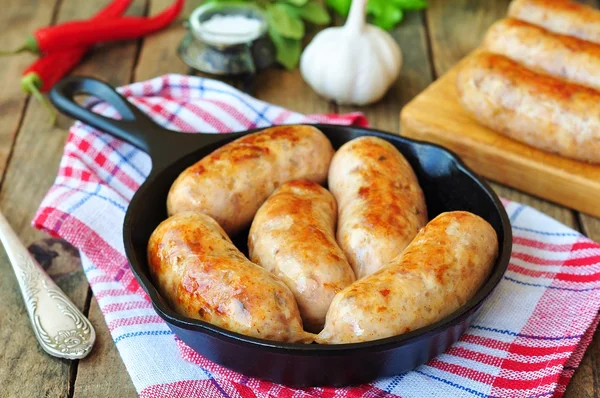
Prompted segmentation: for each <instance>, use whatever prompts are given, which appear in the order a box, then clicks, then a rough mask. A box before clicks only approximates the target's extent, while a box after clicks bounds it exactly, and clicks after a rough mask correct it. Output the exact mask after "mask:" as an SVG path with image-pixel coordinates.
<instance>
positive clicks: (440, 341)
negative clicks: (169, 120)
mask: <svg viewBox="0 0 600 398" xmlns="http://www.w3.org/2000/svg"><path fill="white" fill-rule="evenodd" d="M77 93H79V94H89V95H93V96H95V97H98V98H100V99H102V100H105V101H107V102H109V103H110V104H111V105H112V106H114V107H115V108H116V109H117V110H118V111H119V113H120V114H121V115H122V117H123V120H113V119H109V118H105V117H103V116H100V115H98V114H96V113H93V112H91V111H89V110H87V109H85V108H83V107H81V106H80V105H78V104H77V103H76V102H75V101H74V95H75V94H77ZM50 99H51V101H52V103H54V105H55V106H56V107H57V108H58V109H59V110H60V111H61V112H63V113H65V114H67V115H69V116H71V117H73V118H75V119H79V120H81V121H83V122H84V123H87V124H89V125H91V126H93V127H96V128H98V129H100V130H103V131H105V132H107V133H109V134H112V135H114V136H116V137H119V138H121V139H123V140H125V141H127V142H129V143H131V144H133V145H135V146H137V147H138V148H140V149H141V150H143V151H146V152H148V153H149V154H150V156H151V158H152V163H153V164H152V171H151V173H150V175H149V176H148V179H147V180H146V182H145V183H144V184H142V186H141V187H140V188H139V189H138V191H137V193H136V194H135V195H134V197H133V199H132V200H131V204H130V205H129V208H128V209H127V214H126V216H125V222H124V227H123V239H124V243H125V251H126V254H127V258H128V259H129V262H130V264H131V268H132V270H133V273H134V274H135V276H136V277H137V279H138V281H139V282H140V284H141V285H142V287H143V288H144V290H146V292H147V293H148V295H149V296H150V299H151V300H152V304H153V305H154V308H155V309H156V311H157V313H158V314H159V315H160V316H161V317H162V318H163V319H164V320H165V321H166V322H167V324H168V325H169V327H170V328H171V329H172V330H173V332H175V334H176V335H177V336H179V338H181V340H183V341H184V342H185V343H187V344H188V345H189V346H190V347H192V348H193V349H194V350H196V351H197V352H198V353H200V354H202V355H204V356H205V357H207V358H209V359H210V360H212V361H214V362H217V363H219V364H221V365H224V366H226V367H229V368H231V369H234V370H236V371H239V372H241V373H243V374H245V375H247V376H252V377H258V378H261V379H267V380H271V381H274V382H278V383H283V384H287V385H293V386H320V385H330V386H343V385H349V384H359V383H364V382H368V381H371V380H373V379H375V378H379V377H383V376H392V375H397V374H399V373H401V372H405V371H408V370H411V369H413V368H415V367H417V366H419V365H421V364H423V363H425V362H427V361H428V360H429V359H431V358H433V357H435V356H436V355H438V354H440V353H442V352H443V351H444V350H445V349H446V348H447V347H448V346H449V345H450V344H452V343H454V342H455V341H456V340H458V338H459V337H460V336H461V334H462V333H463V332H464V331H465V330H466V329H467V327H468V326H469V325H470V323H471V321H472V319H473V317H474V315H475V314H476V312H477V310H478V309H479V308H480V306H481V304H482V303H483V301H484V300H485V299H486V298H487V297H488V296H489V295H490V293H491V292H492V291H493V289H494V288H495V287H496V285H497V284H498V282H499V281H500V280H501V278H502V275H503V274H504V271H505V270H506V268H507V266H508V260H509V257H510V252H511V246H512V237H511V229H510V223H509V220H508V217H507V215H506V212H505V211H504V207H503V206H502V204H501V203H500V200H499V199H498V197H497V196H496V194H495V193H494V192H493V191H492V190H491V188H490V187H489V186H488V185H487V184H486V183H485V182H484V181H482V180H480V179H479V178H478V177H477V176H476V174H475V173H474V172H473V171H472V170H470V169H469V168H468V167H466V166H465V165H464V164H463V163H462V161H461V160H459V159H458V157H457V156H456V155H454V154H453V153H451V152H450V151H448V150H446V149H444V148H442V147H439V146H437V145H432V144H428V143H424V142H418V141H413V140H409V139H406V138H402V137H399V136H396V135H391V134H387V133H383V132H380V131H376V130H370V129H366V128H359V127H342V126H333V125H317V127H318V128H319V129H320V130H321V131H323V133H325V135H326V136H327V137H329V139H330V140H331V142H332V144H333V146H334V147H335V148H336V149H337V148H339V147H340V146H341V145H342V144H344V143H345V142H348V141H350V140H352V139H354V138H356V137H360V136H365V135H371V136H376V137H381V138H383V139H385V140H387V141H389V142H391V143H392V144H393V145H395V146H396V148H398V149H399V150H400V152H402V154H403V155H404V156H405V157H406V158H407V159H408V161H409V162H410V164H411V165H412V167H413V168H414V170H415V172H416V174H417V177H418V178H419V182H420V184H421V187H422V188H423V191H424V193H425V198H426V200H427V207H428V212H429V217H430V218H433V217H435V216H436V215H437V214H439V213H441V212H443V211H449V210H467V211H471V212H473V213H475V214H478V215H480V216H481V217H483V218H484V219H486V220H487V221H488V222H489V223H490V224H491V225H492V226H493V227H494V229H495V230H496V233H497V234H498V239H499V246H500V252H499V256H498V259H497V261H496V265H495V267H494V269H493V271H492V275H491V276H490V278H489V279H488V280H487V282H486V283H485V284H484V285H483V286H482V287H481V289H480V290H479V292H478V293H477V294H476V295H475V297H473V298H472V299H471V300H470V301H469V302H468V303H466V304H465V305H464V306H463V307H462V308H460V309H459V310H458V311H456V312H454V313H452V314H451V315H449V316H447V317H446V318H444V319H442V320H441V321H439V322H436V323H434V324H432V325H430V326H427V327H424V328H421V329H418V330H415V331H413V332H410V333H407V334H403V335H400V336H395V337H390V338H387V339H382V340H377V341H372V342H366V343H356V344H342V345H317V344H310V345H304V344H291V343H279V342H274V341H267V340H261V339H256V338H252V337H247V336H244V335H241V334H237V333H233V332H230V331H228V330H225V329H221V328H219V327H216V326H213V325H211V324H209V323H206V322H203V321H199V320H195V319H190V318H186V317H184V316H181V315H178V314H177V313H175V312H174V311H173V310H171V309H170V308H169V306H168V305H167V304H166V303H165V301H164V300H163V298H162V297H161V295H160V294H159V293H158V291H157V290H156V288H155V287H154V285H153V284H152V281H151V278H150V275H149V274H148V268H147V265H146V264H147V262H146V245H147V243H148V238H149V237H150V234H151V233H152V231H153V230H154V228H155V227H156V226H157V225H158V224H159V223H160V222H161V221H163V220H164V219H165V218H167V214H166V208H165V207H166V204H165V203H166V198H167V192H168V191H169V187H170V186H171V183H172V182H173V181H174V180H175V178H176V177H177V176H178V175H179V173H181V172H182V171H183V170H184V169H185V168H186V167H188V166H190V165H191V164H193V163H195V162H196V161H198V160H199V159H201V158H202V157H204V156H205V155H208V154H209V153H210V152H212V151H213V150H214V149H215V148H217V147H219V146H222V145H223V144H226V143H228V142H230V141H232V140H234V139H236V138H238V137H240V136H243V135H245V134H249V133H252V132H254V131H257V130H259V129H255V130H250V131H244V132H240V133H232V134H220V135H217V134H214V135H211V134H182V133H176V132H173V131H169V130H165V129H164V128H162V127H159V126H158V125H157V124H155V123H154V122H152V121H151V120H150V119H149V118H148V117H147V116H146V115H145V114H143V113H142V112H141V111H140V110H138V109H137V108H136V107H135V106H132V105H131V104H130V103H129V102H128V101H127V100H125V99H124V98H123V97H122V96H120V95H119V94H118V93H117V92H116V91H115V90H114V89H113V88H112V87H110V86H109V85H107V84H105V83H103V82H101V81H98V80H94V79H91V78H82V77H72V78H67V79H65V80H63V81H61V82H60V83H58V84H57V85H56V86H55V88H54V89H53V90H52V92H51V93H50ZM246 238H247V232H246V233H242V234H240V236H237V237H235V239H234V242H236V244H238V247H240V248H241V249H242V251H243V250H245V249H246V245H245V241H246Z"/></svg>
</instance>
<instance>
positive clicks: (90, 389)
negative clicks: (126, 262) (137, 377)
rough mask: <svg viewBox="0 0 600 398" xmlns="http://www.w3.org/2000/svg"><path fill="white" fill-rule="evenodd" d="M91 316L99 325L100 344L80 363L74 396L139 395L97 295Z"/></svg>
mask: <svg viewBox="0 0 600 398" xmlns="http://www.w3.org/2000/svg"><path fill="white" fill-rule="evenodd" d="M89 320H90V321H91V322H92V323H93V324H94V326H95V328H96V336H97V337H96V344H95V345H94V351H92V353H91V354H90V355H89V356H88V357H87V358H86V359H85V361H81V362H80V364H79V370H78V372H77V380H76V381H75V388H74V394H73V397H75V398H79V397H82V398H83V397H85V398H87V397H119V398H128V397H132V398H133V397H137V393H136V391H135V388H134V387H133V383H132V382H131V378H130V377H129V374H128V373H127V369H125V365H124V364H123V361H122V360H121V357H120V356H119V352H118V351H117V349H116V347H115V344H114V343H113V341H112V338H111V336H110V332H109V330H108V328H107V327H106V322H105V321H104V317H103V316H102V312H100V308H99V307H98V302H97V301H96V299H95V298H92V302H91V304H90V314H89Z"/></svg>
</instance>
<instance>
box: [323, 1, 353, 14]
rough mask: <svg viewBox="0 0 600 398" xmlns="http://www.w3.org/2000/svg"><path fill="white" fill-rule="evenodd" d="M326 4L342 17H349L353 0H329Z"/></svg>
mask: <svg viewBox="0 0 600 398" xmlns="http://www.w3.org/2000/svg"><path fill="white" fill-rule="evenodd" d="M326 4H327V6H328V7H330V8H331V9H333V11H335V12H336V13H338V14H339V15H341V16H342V17H347V16H348V13H350V4H351V0H327V1H326Z"/></svg>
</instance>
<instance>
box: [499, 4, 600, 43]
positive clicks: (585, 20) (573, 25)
mask: <svg viewBox="0 0 600 398" xmlns="http://www.w3.org/2000/svg"><path fill="white" fill-rule="evenodd" d="M508 16H509V17H511V18H516V19H520V20H522V21H526V22H529V23H532V24H534V25H538V26H541V27H542V28H544V29H546V30H549V31H552V32H555V33H558V34H561V35H568V36H573V37H577V38H579V39H582V40H587V41H591V42H594V43H598V44H600V11H598V10H596V9H594V8H592V7H590V6H586V5H583V4H578V3H576V2H573V1H568V0H513V2H512V3H511V4H510V6H509V8H508Z"/></svg>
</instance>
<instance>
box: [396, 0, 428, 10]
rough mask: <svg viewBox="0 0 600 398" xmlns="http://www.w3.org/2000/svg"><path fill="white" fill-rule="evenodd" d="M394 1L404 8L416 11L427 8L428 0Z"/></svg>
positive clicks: (397, 5)
mask: <svg viewBox="0 0 600 398" xmlns="http://www.w3.org/2000/svg"><path fill="white" fill-rule="evenodd" d="M392 3H393V4H394V5H395V6H396V7H399V8H401V9H403V10H408V11H415V10H422V9H424V8H427V6H428V4H427V0H392Z"/></svg>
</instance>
